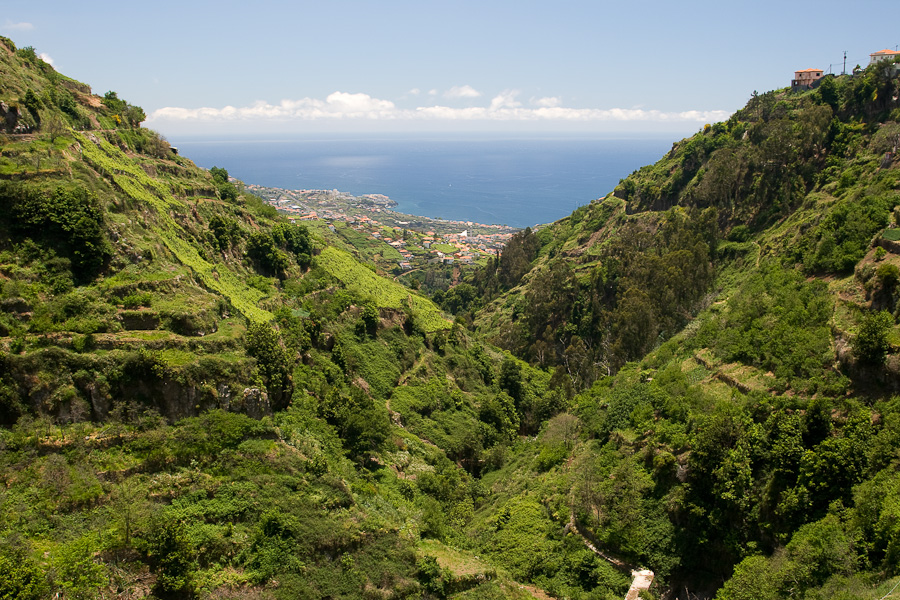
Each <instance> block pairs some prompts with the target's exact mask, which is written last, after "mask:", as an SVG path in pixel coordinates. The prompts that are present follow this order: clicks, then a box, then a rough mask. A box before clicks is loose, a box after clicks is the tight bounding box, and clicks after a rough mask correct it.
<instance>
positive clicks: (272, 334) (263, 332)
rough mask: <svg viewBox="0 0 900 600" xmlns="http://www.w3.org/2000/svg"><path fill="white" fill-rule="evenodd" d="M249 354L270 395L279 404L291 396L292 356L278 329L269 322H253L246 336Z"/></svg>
mask: <svg viewBox="0 0 900 600" xmlns="http://www.w3.org/2000/svg"><path fill="white" fill-rule="evenodd" d="M244 348H245V349H246V351H247V354H248V355H250V356H252V357H253V358H255V359H256V364H257V368H258V369H259V373H260V375H261V376H262V380H263V383H264V384H265V386H266V390H267V391H268V392H269V395H270V396H271V397H272V398H273V400H275V401H276V402H277V403H278V404H280V403H281V402H283V401H286V400H287V398H289V397H290V390H291V378H290V373H291V366H290V363H291V357H290V355H289V354H288V351H287V348H285V346H284V343H283V342H282V340H281V336H280V335H279V333H278V331H277V330H276V329H275V328H274V327H272V325H270V324H269V323H251V324H250V325H249V327H247V335H246V336H245V338H244Z"/></svg>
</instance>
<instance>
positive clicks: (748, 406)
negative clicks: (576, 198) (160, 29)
mask: <svg viewBox="0 0 900 600" xmlns="http://www.w3.org/2000/svg"><path fill="white" fill-rule="evenodd" d="M0 41H2V44H0V63H2V65H0V83H2V86H0V101H2V103H3V104H2V105H0V108H2V110H3V111H4V113H5V120H3V121H0V125H2V126H3V127H4V128H5V129H4V132H3V133H0V207H2V210H0V482H2V484H3V485H2V486H0V598H3V599H5V598H25V599H31V598H35V599H36V598H51V597H53V598H113V597H116V598H150V597H156V598H248V599H266V600H268V599H276V598H373V599H374V598H457V599H464V598H488V599H490V598H497V599H500V598H532V597H538V598H546V597H557V598H573V599H575V598H584V599H588V598H591V599H594V598H604V599H606V598H622V597H624V596H625V593H626V590H627V589H628V586H629V583H630V580H631V574H630V568H632V567H635V568H637V567H643V568H649V569H652V571H653V572H654V574H655V579H654V583H653V586H652V587H651V589H650V590H649V591H645V592H642V597H646V598H689V597H690V598H694V597H697V598H720V599H736V598H783V597H792V598H810V599H812V598H847V599H856V598H860V599H863V598H865V599H869V598H880V597H882V596H884V595H885V594H887V593H888V592H889V591H890V590H891V589H892V588H893V587H894V586H895V585H896V583H897V582H898V581H900V579H898V575H900V574H898V573H896V572H895V571H896V569H897V564H898V557H897V553H898V551H900V520H898V507H900V474H898V465H900V463H898V459H900V455H898V448H900V403H898V400H897V396H895V393H896V391H897V388H898V387H900V385H898V384H900V352H898V350H900V337H898V332H900V329H898V328H897V325H896V319H897V316H898V297H900V289H898V282H900V254H897V252H900V246H897V244H896V241H897V240H898V239H900V226H898V225H900V224H898V216H897V213H898V211H896V210H895V209H896V208H897V205H898V204H900V160H898V158H897V150H898V146H900V103H898V100H897V95H898V89H900V86H898V77H897V72H896V70H894V69H893V66H892V65H889V64H886V63H885V64H883V65H875V66H873V67H870V68H869V69H868V70H866V71H864V72H863V73H861V74H859V75H857V76H854V77H837V78H828V79H826V80H825V81H824V82H823V83H822V85H821V86H820V87H819V88H818V89H816V90H813V91H810V92H804V93H799V94H791V93H788V92H787V91H785V90H780V91H775V92H768V93H765V94H758V95H757V94H754V97H752V98H751V100H750V102H749V103H748V105H747V106H746V107H745V108H744V109H742V110H740V111H738V112H737V113H736V114H735V115H734V116H733V117H732V118H731V119H729V120H728V121H727V122H725V123H717V124H711V125H709V126H707V127H705V128H704V129H703V131H701V132H699V133H698V134H697V135H695V136H693V137H692V138H688V139H686V140H682V141H680V142H677V143H676V144H674V145H673V148H672V151H671V152H669V153H668V154H667V155H666V156H665V157H663V158H662V159H661V160H660V161H659V162H658V163H657V164H655V165H652V166H648V167H645V168H643V169H641V170H639V171H637V172H635V173H634V174H632V175H631V176H629V177H628V178H626V179H624V180H623V181H622V182H621V183H620V185H619V186H618V187H617V188H616V190H614V191H613V192H612V193H610V194H609V195H608V196H606V197H605V198H601V199H600V200H597V201H595V202H593V203H591V204H590V205H588V206H585V207H582V208H579V209H578V210H576V211H575V212H574V213H573V214H572V215H571V216H570V217H567V218H566V219H562V220H560V221H558V222H556V223H553V224H549V225H546V226H543V227H540V228H537V229H536V230H531V229H528V230H525V231H523V232H522V233H521V234H519V235H517V236H516V237H515V238H513V240H512V241H511V242H510V243H509V245H508V246H507V247H506V249H505V250H504V252H503V254H502V255H501V256H500V257H499V258H498V259H497V260H494V261H491V262H490V263H489V264H488V265H487V266H486V267H484V268H480V269H478V270H475V271H473V272H471V273H469V274H468V275H466V276H465V278H464V280H463V281H462V282H458V283H456V285H454V286H452V287H450V288H449V289H446V290H440V291H438V292H437V293H434V294H433V295H432V296H431V298H428V297H426V296H425V295H424V293H423V292H419V291H415V290H411V289H408V288H405V287H403V286H402V285H400V284H399V283H397V282H395V281H393V280H391V279H389V278H385V277H383V276H382V275H384V274H383V273H379V272H378V268H377V266H376V265H374V264H372V263H370V262H367V261H366V260H365V258H364V257H362V256H360V255H359V254H358V253H357V252H356V251H355V250H354V249H353V248H352V247H351V246H340V242H339V240H336V238H334V237H333V236H326V235H325V233H324V231H323V230H322V229H319V228H318V226H317V225H316V224H314V223H311V224H309V226H308V227H307V226H302V225H296V224H293V223H290V222H289V221H287V220H285V219H284V218H283V217H282V216H280V215H279V214H278V213H277V212H276V211H275V210H274V209H272V208H271V207H270V206H268V205H266V204H264V203H263V202H262V201H261V200H260V199H259V198H256V197H255V196H253V195H251V194H249V193H247V192H246V191H245V190H244V188H243V185H242V184H241V182H239V181H236V180H234V179H232V178H231V177H229V175H228V171H227V169H226V168H225V167H216V168H213V169H211V170H209V171H206V170H203V169H199V168H197V167H196V166H195V165H194V164H193V163H192V162H191V161H190V160H189V158H187V157H183V156H180V155H179V154H178V153H177V152H175V151H174V150H173V149H172V148H171V147H170V146H169V144H168V142H167V141H166V140H165V139H164V138H162V137H161V136H159V135H158V134H156V133H155V132H152V131H150V130H147V129H145V128H142V127H141V126H140V123H141V121H142V120H143V118H144V114H143V111H142V110H141V109H140V108H139V107H137V106H134V105H131V104H129V103H128V102H127V101H125V100H122V99H120V98H119V97H118V95H117V94H116V93H115V92H112V91H110V92H107V93H105V94H104V95H102V96H100V95H95V94H93V93H92V92H91V90H90V88H89V87H88V86H87V85H85V84H83V83H80V82H76V81H73V80H71V79H68V78H66V77H65V76H63V75H61V74H59V73H57V72H56V71H55V70H54V69H53V68H52V67H51V66H50V65H48V64H47V63H45V62H43V61H42V60H41V59H40V58H39V57H38V56H37V54H36V52H35V51H34V49H32V48H21V49H17V48H16V47H15V45H14V44H13V42H12V41H10V40H6V39H3V40H0ZM326 239H328V240H329V241H328V242H327V243H326V241H325V240H326ZM592 548H593V549H592ZM598 551H599V552H598ZM601 553H602V554H601Z"/></svg>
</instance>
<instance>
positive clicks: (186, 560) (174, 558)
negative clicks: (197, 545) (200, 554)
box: [140, 518, 195, 600]
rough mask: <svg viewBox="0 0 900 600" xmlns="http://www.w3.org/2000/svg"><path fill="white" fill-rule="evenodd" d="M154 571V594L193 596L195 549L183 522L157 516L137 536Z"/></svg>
mask: <svg viewBox="0 0 900 600" xmlns="http://www.w3.org/2000/svg"><path fill="white" fill-rule="evenodd" d="M140 549H142V550H143V552H144V554H145V555H146V556H147V560H148V561H149V563H150V569H151V570H152V571H153V572H154V573H156V577H157V579H156V586H155V587H154V588H153V592H154V594H156V595H157V596H159V597H160V598H163V599H178V600H180V599H183V598H191V597H193V596H194V585H193V571H194V568H195V565H194V549H193V548H192V547H191V543H190V541H189V540H188V537H187V534H186V532H185V528H184V525H183V524H182V523H180V522H178V521H175V520H171V519H165V518H158V519H155V520H154V522H152V523H151V524H150V525H149V527H148V531H147V532H146V533H145V534H144V536H142V538H141V540H140Z"/></svg>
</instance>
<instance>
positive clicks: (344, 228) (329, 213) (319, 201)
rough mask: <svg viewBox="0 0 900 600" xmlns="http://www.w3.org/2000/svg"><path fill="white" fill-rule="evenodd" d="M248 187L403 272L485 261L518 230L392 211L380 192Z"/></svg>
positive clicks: (378, 262) (291, 216)
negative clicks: (356, 192)
mask: <svg viewBox="0 0 900 600" xmlns="http://www.w3.org/2000/svg"><path fill="white" fill-rule="evenodd" d="M246 190H247V191H248V192H251V193H253V194H255V195H257V196H259V197H261V198H263V200H264V201H265V202H267V203H268V204H270V205H271V206H273V207H275V208H276V209H278V211H279V212H282V213H284V214H286V215H287V216H288V218H289V219H291V220H292V221H294V222H297V223H301V222H302V223H305V224H307V225H308V226H309V227H311V228H313V229H316V230H319V231H321V232H322V234H323V235H324V236H325V237H326V238H338V239H340V240H342V241H343V242H344V243H346V244H348V245H350V246H352V247H353V248H354V249H355V250H357V251H358V253H359V255H360V257H361V258H364V259H366V260H369V261H371V262H373V263H374V264H375V265H376V266H378V267H379V268H381V269H383V270H384V271H386V272H391V273H393V274H395V275H401V274H403V273H404V272H411V271H414V270H418V269H422V268H424V267H427V266H429V265H453V266H455V267H461V266H465V265H476V264H484V263H485V262H486V261H487V260H488V259H489V258H490V257H492V256H497V255H499V253H500V251H501V250H502V249H503V246H504V245H505V244H506V242H507V241H508V240H509V238H510V237H512V235H513V234H515V233H516V232H517V231H519V230H518V229H517V228H515V227H509V226H506V225H485V224H482V223H474V222H472V221H454V220H447V219H433V218H429V217H422V216H417V215H408V214H404V213H400V212H397V211H395V210H393V207H395V206H397V203H396V202H394V201H393V200H391V199H390V198H388V197H387V196H384V195H382V194H366V195H362V196H353V195H351V194H348V193H345V192H339V191H338V190H286V189H282V188H272V187H265V186H259V185H252V184H248V185H246Z"/></svg>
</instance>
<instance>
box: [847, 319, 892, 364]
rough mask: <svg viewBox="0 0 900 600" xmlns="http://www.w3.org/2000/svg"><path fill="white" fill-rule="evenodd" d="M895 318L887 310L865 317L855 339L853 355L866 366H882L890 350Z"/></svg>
mask: <svg viewBox="0 0 900 600" xmlns="http://www.w3.org/2000/svg"><path fill="white" fill-rule="evenodd" d="M893 326H894V318H893V317H892V316H891V313H889V312H887V311H886V310H882V311H879V312H870V313H866V314H865V315H863V318H862V322H861V323H860V325H859V331H858V332H857V334H856V337H855V338H853V354H854V355H855V356H856V358H857V360H859V361H860V362H862V363H864V364H869V365H881V364H883V363H884V360H885V358H886V357H887V353H888V350H890V343H889V342H888V333H889V332H890V330H891V328H892V327H893Z"/></svg>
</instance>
